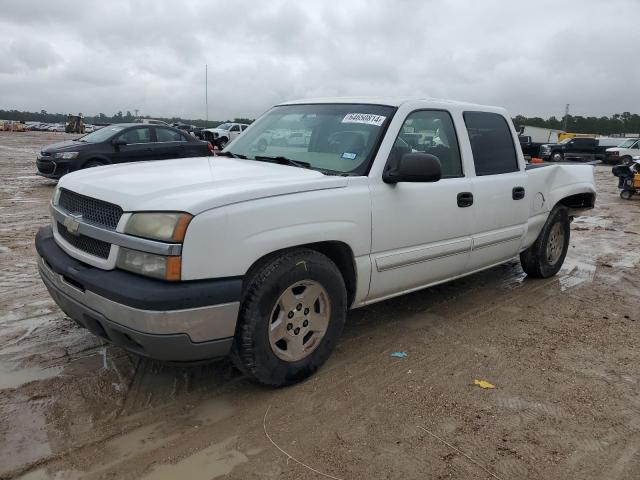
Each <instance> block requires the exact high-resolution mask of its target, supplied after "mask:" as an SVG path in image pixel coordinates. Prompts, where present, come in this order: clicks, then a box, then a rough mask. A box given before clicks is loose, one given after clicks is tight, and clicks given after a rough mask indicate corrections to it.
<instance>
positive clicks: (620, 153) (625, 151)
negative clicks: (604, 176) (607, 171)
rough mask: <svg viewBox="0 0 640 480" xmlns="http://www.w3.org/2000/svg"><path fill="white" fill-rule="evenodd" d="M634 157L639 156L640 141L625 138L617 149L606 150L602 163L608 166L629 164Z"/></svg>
mask: <svg viewBox="0 0 640 480" xmlns="http://www.w3.org/2000/svg"><path fill="white" fill-rule="evenodd" d="M636 155H640V139H638V138H627V139H626V140H625V141H624V142H622V143H621V144H619V145H618V146H617V147H614V148H607V151H606V154H605V158H604V162H605V163H609V164H617V163H620V162H629V161H631V159H632V158H633V157H634V156H636Z"/></svg>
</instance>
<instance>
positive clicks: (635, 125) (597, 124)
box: [513, 112, 640, 135]
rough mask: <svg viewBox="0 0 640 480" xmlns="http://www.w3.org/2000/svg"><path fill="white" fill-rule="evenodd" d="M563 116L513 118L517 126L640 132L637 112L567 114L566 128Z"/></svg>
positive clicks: (606, 131) (639, 118)
mask: <svg viewBox="0 0 640 480" xmlns="http://www.w3.org/2000/svg"><path fill="white" fill-rule="evenodd" d="M563 120H564V119H563V118H556V117H549V118H547V119H546V120H545V119H544V118H540V117H525V116H523V115H517V116H516V117H515V118H514V119H513V123H514V124H515V125H516V127H520V126H522V125H530V126H532V127H543V128H553V129H557V130H565V131H567V132H572V133H599V134H602V135H611V134H629V133H636V134H637V133H640V115H638V114H637V113H633V114H632V113H630V112H623V113H616V114H614V115H611V116H609V117H606V116H603V117H582V116H579V115H567V119H566V120H567V122H566V128H563V125H564V122H563Z"/></svg>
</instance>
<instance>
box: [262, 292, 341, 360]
mask: <svg viewBox="0 0 640 480" xmlns="http://www.w3.org/2000/svg"><path fill="white" fill-rule="evenodd" d="M330 318H331V301H330V300H329V295H328V294H327V291H326V290H325V289H324V288H323V287H322V285H320V284H319V283H318V282H316V281H314V280H303V281H300V282H297V283H295V284H293V285H291V286H289V287H288V288H287V289H286V290H285V291H284V292H283V293H282V295H280V298H278V301H277V302H276V304H275V306H274V307H273V310H272V311H271V317H270V321H269V343H270V344H271V349H272V350H273V353H275V355H276V356H277V357H278V358H280V359H281V360H284V361H286V362H297V361H299V360H302V359H303V358H305V357H307V356H308V355H310V354H311V352H313V351H314V350H315V349H316V348H317V347H318V345H319V344H320V342H321V341H322V338H323V337H324V335H325V333H326V332H327V328H328V327H329V320H330Z"/></svg>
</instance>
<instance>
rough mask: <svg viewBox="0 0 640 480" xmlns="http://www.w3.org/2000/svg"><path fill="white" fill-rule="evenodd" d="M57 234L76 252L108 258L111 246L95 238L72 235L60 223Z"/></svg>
mask: <svg viewBox="0 0 640 480" xmlns="http://www.w3.org/2000/svg"><path fill="white" fill-rule="evenodd" d="M58 233H59V234H60V236H61V237H62V238H64V239H65V240H66V241H67V243H69V244H71V245H72V246H74V247H75V248H77V249H78V250H82V251H83V252H86V253H88V254H89V255H93V256H95V257H100V258H104V259H107V258H109V251H110V250H111V244H110V243H107V242H103V241H102V240H98V239H97V238H91V237H87V236H85V235H77V236H76V235H72V234H70V233H69V231H68V230H67V228H66V227H65V226H64V225H63V224H62V223H60V222H58Z"/></svg>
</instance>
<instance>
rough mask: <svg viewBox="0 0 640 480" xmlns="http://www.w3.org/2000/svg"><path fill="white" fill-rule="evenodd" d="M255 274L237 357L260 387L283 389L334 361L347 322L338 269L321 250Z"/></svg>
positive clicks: (273, 260)
mask: <svg viewBox="0 0 640 480" xmlns="http://www.w3.org/2000/svg"><path fill="white" fill-rule="evenodd" d="M252 270H253V271H252V272H250V273H249V278H248V281H247V283H246V287H245V289H244V291H243V299H242V304H241V307H240V315H239V319H238V326H237V328H236V334H235V339H234V344H233V347H232V351H231V358H232V360H233V361H234V363H235V364H236V366H237V367H238V369H239V370H240V371H242V372H243V373H245V374H247V375H248V376H250V377H252V378H253V379H254V380H256V381H257V382H259V383H261V384H264V385H269V386H273V387H282V386H285V385H289V384H292V383H296V382H299V381H301V380H303V379H305V378H307V377H309V376H310V375H312V374H313V373H314V372H315V371H316V370H317V369H318V368H320V366H321V365H322V364H323V363H324V362H325V361H326V360H327V358H329V355H330V354H331V352H332V351H333V349H334V347H335V345H336V343H337V341H338V338H339V337H340V334H341V333H342V328H343V326H344V322H345V319H346V313H347V293H346V287H345V283H344V279H343V278H342V275H341V273H340V270H339V269H338V267H337V266H336V265H335V264H334V263H333V262H332V261H331V260H330V259H329V258H328V257H326V256H325V255H323V254H321V253H319V252H316V251H315V250H308V249H296V250H290V251H286V252H283V253H280V254H276V255H275V256H271V257H268V258H267V259H266V260H265V261H263V262H262V263H261V264H260V265H258V266H257V267H256V268H254V269H252Z"/></svg>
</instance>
